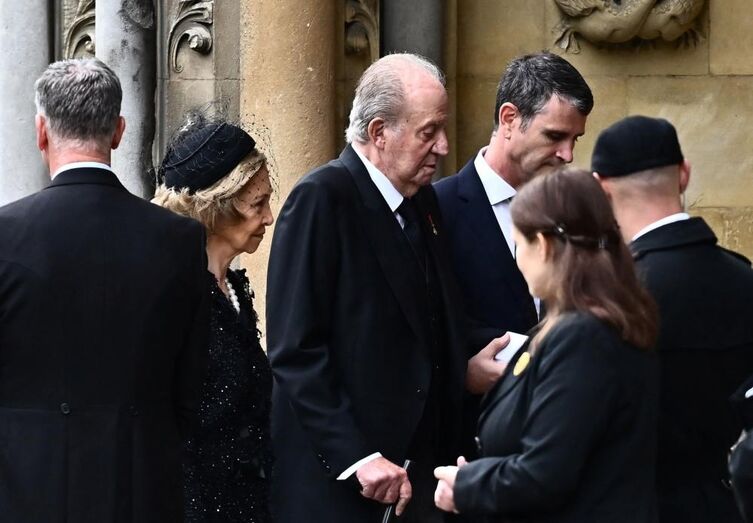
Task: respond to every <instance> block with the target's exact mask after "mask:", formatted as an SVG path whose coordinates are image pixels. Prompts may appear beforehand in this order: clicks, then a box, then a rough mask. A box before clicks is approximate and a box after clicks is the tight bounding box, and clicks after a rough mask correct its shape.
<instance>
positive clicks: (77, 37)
mask: <svg viewBox="0 0 753 523" xmlns="http://www.w3.org/2000/svg"><path fill="white" fill-rule="evenodd" d="M95 4H96V2H95V0H79V2H78V7H77V8H76V14H75V16H74V18H73V21H72V22H71V25H70V26H69V27H68V29H67V30H66V32H65V42H64V43H63V57H64V58H90V57H93V56H94V46H95V40H94V6H95Z"/></svg>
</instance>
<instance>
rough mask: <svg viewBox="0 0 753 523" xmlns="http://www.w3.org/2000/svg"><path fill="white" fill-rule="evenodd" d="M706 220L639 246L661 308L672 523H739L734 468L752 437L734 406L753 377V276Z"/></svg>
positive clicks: (663, 421) (662, 475)
mask: <svg viewBox="0 0 753 523" xmlns="http://www.w3.org/2000/svg"><path fill="white" fill-rule="evenodd" d="M716 241H717V240H716V237H715V236H714V233H713V232H712V231H711V229H710V228H709V227H708V225H706V223H705V222H704V221H703V220H702V219H701V218H691V219H690V220H686V221H680V222H675V223H671V224H668V225H665V226H663V227H659V228H658V229H654V230H653V231H650V232H648V233H646V234H645V235H644V236H641V237H640V238H638V239H637V240H636V241H635V242H633V243H632V245H631V246H630V248H631V250H632V251H633V253H634V258H635V261H636V266H637V270H638V273H639V275H640V276H641V277H642V278H643V280H644V282H645V284H646V286H647V288H648V290H649V291H650V293H651V294H652V295H653V297H654V299H655V300H656V302H657V304H658V306H659V316H660V321H661V329H660V336H659V340H658V342H657V349H658V351H659V354H660V357H661V363H662V374H661V380H662V399H661V411H660V418H659V447H658V462H657V485H658V489H659V509H660V510H659V515H660V517H661V520H662V522H663V523H664V522H669V523H674V522H683V523H693V522H699V523H700V522H712V521H713V522H716V521H723V522H725V523H727V522H735V521H739V516H737V511H736V509H735V505H734V500H733V497H732V492H731V491H730V489H729V488H728V487H726V486H725V485H724V484H723V483H726V479H727V469H726V459H727V452H728V451H729V448H730V446H731V445H732V444H733V443H734V442H735V440H736V438H737V436H738V435H739V434H740V430H741V428H742V426H741V424H740V423H739V421H738V420H737V419H736V418H735V416H734V415H733V412H732V409H731V407H730V405H729V403H728V399H729V397H730V395H731V394H732V393H733V392H734V391H735V389H736V388H737V387H738V386H739V384H740V383H742V382H743V380H745V378H746V377H747V376H748V375H749V374H750V372H751V369H753V299H751V296H753V271H751V268H750V264H749V262H748V261H747V260H745V259H744V258H742V257H741V256H739V255H736V254H734V253H731V252H729V251H726V250H724V249H722V248H720V247H719V246H717V244H716Z"/></svg>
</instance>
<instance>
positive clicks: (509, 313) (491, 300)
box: [434, 158, 538, 457]
mask: <svg viewBox="0 0 753 523" xmlns="http://www.w3.org/2000/svg"><path fill="white" fill-rule="evenodd" d="M473 162H474V159H473V158H472V159H471V161H469V162H468V163H467V164H466V165H465V167H463V168H462V169H461V170H460V172H458V173H457V174H456V175H455V176H450V177H448V178H445V179H443V180H441V181H439V182H437V183H436V184H435V185H434V188H435V189H436V191H437V198H438V200H439V207H440V209H441V210H442V216H443V218H444V221H445V224H446V230H447V236H448V238H449V244H450V250H451V259H452V267H453V269H454V272H455V276H456V277H457V281H458V284H459V286H460V289H461V293H462V296H463V304H464V308H465V313H466V315H467V316H468V319H469V326H470V335H471V343H470V344H469V349H470V351H469V353H468V354H467V356H468V357H469V358H470V357H471V356H473V355H474V354H475V353H476V352H478V350H479V349H481V348H483V347H484V346H485V345H486V344H487V343H489V341H491V340H492V338H495V337H498V336H501V335H503V334H504V333H505V332H507V331H513V332H519V333H526V332H528V331H529V330H530V329H531V328H532V327H533V326H534V325H536V323H537V322H538V318H537V315H536V306H535V305H534V302H533V298H531V295H530V294H529V293H528V284H527V283H526V281H525V279H524V278H523V275H522V274H521V273H520V270H518V266H517V264H516V263H515V259H514V258H513V257H512V255H511V254H510V249H509V248H508V246H507V242H506V240H505V236H504V234H503V233H502V230H501V229H500V227H499V223H498V222H497V218H496V216H495V215H494V210H493V209H492V206H491V205H490V204H489V198H488V197H487V195H486V192H485V191H484V186H483V185H482V184H481V179H480V178H479V176H478V173H477V172H476V168H475V166H474V164H473ZM480 400H481V397H480V396H475V395H471V394H470V393H467V394H466V395H465V398H464V405H463V412H464V414H463V417H464V420H463V442H464V443H463V454H464V455H465V456H468V457H473V456H475V455H476V448H475V444H474V443H473V437H474V436H475V434H476V421H477V420H478V415H479V412H480V411H479V402H480Z"/></svg>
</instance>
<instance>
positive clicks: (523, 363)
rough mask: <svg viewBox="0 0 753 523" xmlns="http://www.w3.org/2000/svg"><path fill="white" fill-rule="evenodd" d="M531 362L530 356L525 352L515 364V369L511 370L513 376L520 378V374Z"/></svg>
mask: <svg viewBox="0 0 753 523" xmlns="http://www.w3.org/2000/svg"><path fill="white" fill-rule="evenodd" d="M530 362H531V355H530V354H529V353H528V352H527V351H526V352H524V353H523V354H521V355H520V358H518V361H517V362H516V363H515V367H513V369H512V375H513V376H520V374H521V373H522V372H523V371H524V370H526V367H528V364H529V363H530Z"/></svg>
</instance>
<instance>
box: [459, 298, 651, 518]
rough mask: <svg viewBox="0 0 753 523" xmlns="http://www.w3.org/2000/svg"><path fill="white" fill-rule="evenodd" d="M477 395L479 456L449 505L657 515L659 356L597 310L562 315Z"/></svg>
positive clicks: (496, 514)
mask: <svg viewBox="0 0 753 523" xmlns="http://www.w3.org/2000/svg"><path fill="white" fill-rule="evenodd" d="M525 348H526V347H524V348H523V349H521V351H520V352H518V354H517V355H516V357H515V358H514V359H513V361H512V362H511V363H510V365H509V366H508V368H507V370H506V371H505V375H504V376H503V377H502V379H501V380H500V381H499V382H498V383H497V385H496V386H495V388H494V389H492V390H491V391H490V392H489V394H488V395H487V396H486V397H485V398H484V402H483V404H482V407H483V413H482V415H481V418H480V420H479V439H480V443H481V447H482V448H481V453H482V456H483V457H482V458H481V459H479V460H476V461H473V462H471V463H469V464H468V465H466V466H465V467H462V468H461V469H460V470H459V472H458V475H457V479H456V482H455V488H454V497H455V505H456V507H457V508H458V510H459V511H460V513H461V514H469V515H472V516H473V515H476V516H478V519H473V520H474V521H479V522H481V521H484V522H506V523H507V522H526V523H534V522H535V523H544V522H547V523H554V522H557V523H565V522H567V523H604V522H609V523H646V522H652V521H655V519H656V512H655V509H656V507H655V496H654V482H653V478H654V458H655V443H656V415H657V410H658V405H657V403H658V387H659V384H658V362H657V358H656V357H655V355H654V354H653V353H652V352H651V351H642V350H638V349H636V348H634V347H632V346H631V345H629V344H627V343H625V342H623V341H622V340H621V339H620V337H619V335H618V334H617V333H616V332H615V331H614V329H612V328H611V327H608V326H607V325H606V324H604V323H603V322H601V321H600V320H597V319H596V318H595V317H593V316H591V315H588V314H583V313H571V314H567V315H565V316H563V317H562V318H561V319H560V321H559V322H558V323H557V325H555V327H554V328H553V329H552V330H551V331H550V332H549V333H548V334H547V335H546V337H545V338H544V339H543V340H542V341H541V343H540V345H539V347H538V349H537V351H536V352H535V354H534V356H533V357H532V358H531V360H530V363H529V364H528V366H527V367H526V368H525V370H523V372H522V373H520V374H519V375H518V376H515V373H514V372H512V370H513V369H514V368H515V367H516V365H517V362H518V358H519V357H520V355H522V354H523V351H524V350H525Z"/></svg>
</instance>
